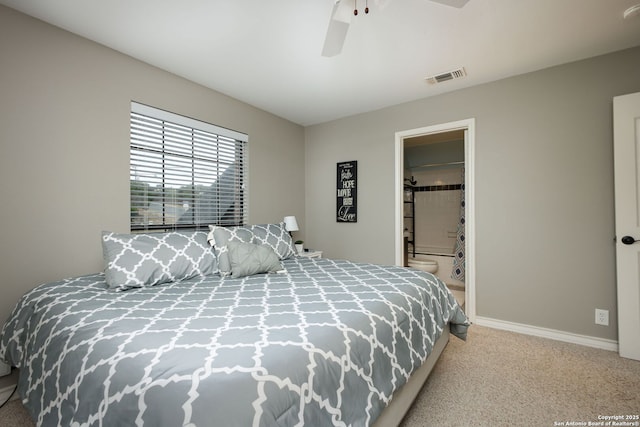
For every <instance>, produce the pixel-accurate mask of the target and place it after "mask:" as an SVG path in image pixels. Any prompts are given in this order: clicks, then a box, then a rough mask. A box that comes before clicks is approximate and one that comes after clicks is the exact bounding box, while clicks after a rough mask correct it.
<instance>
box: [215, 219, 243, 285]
mask: <svg viewBox="0 0 640 427" xmlns="http://www.w3.org/2000/svg"><path fill="white" fill-rule="evenodd" d="M209 229H210V230H211V231H210V232H209V235H208V238H209V243H210V244H211V245H212V246H213V247H214V252H215V254H216V258H217V259H218V270H219V271H220V275H221V276H223V277H224V276H228V275H230V274H231V263H230V262H229V249H228V247H227V245H228V244H229V242H232V241H238V242H244V243H251V241H252V240H253V233H252V232H251V229H250V228H247V227H219V226H217V225H210V226H209Z"/></svg>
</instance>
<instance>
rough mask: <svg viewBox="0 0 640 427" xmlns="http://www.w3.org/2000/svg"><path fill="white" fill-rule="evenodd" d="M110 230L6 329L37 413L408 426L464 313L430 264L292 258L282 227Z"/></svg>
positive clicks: (65, 418)
mask: <svg viewBox="0 0 640 427" xmlns="http://www.w3.org/2000/svg"><path fill="white" fill-rule="evenodd" d="M244 231H246V233H245V232H244ZM158 236H160V237H158ZM172 239H173V240H172ZM102 243H103V248H104V254H105V266H106V267H105V271H104V272H101V273H96V274H92V275H86V276H81V277H75V278H70V279H67V280H62V281H58V282H53V283H48V284H43V285H40V286H38V287H36V288H34V289H33V290H31V291H29V292H28V293H26V294H25V295H24V296H23V297H22V298H21V300H20V301H19V302H18V304H17V305H16V307H15V309H14V311H13V312H12V314H11V316H10V317H9V319H8V320H7V322H6V323H5V325H4V327H3V329H2V335H1V336H0V359H3V360H5V361H6V362H7V363H9V364H10V365H12V366H15V367H17V368H19V370H20V375H19V380H18V391H19V395H20V397H21V399H22V402H23V404H24V406H25V407H26V409H27V410H28V411H29V413H30V415H31V416H32V418H33V419H34V421H35V422H36V424H37V425H38V426H54V425H77V426H80V425H87V426H88V425H104V426H112V425H147V426H150V425H151V426H178V425H182V426H218V425H220V426H225V427H226V426H273V425H278V426H294V425H313V426H324V425H327V426H366V425H373V424H374V422H376V420H378V422H379V423H380V424H378V425H382V423H384V425H392V424H397V423H399V422H400V420H401V419H402V416H403V415H404V412H405V411H406V409H407V408H408V406H409V405H410V402H411V401H412V399H413V397H415V394H416V393H417V391H419V389H420V387H421V385H422V382H423V381H424V379H425V378H426V375H427V374H428V371H429V369H430V367H431V366H432V365H433V363H434V362H435V359H436V358H437V356H438V355H439V354H440V352H441V351H442V349H443V348H444V346H445V345H446V342H447V340H448V337H449V332H451V333H452V334H454V335H456V336H458V337H460V338H462V339H465V337H466V329H467V327H468V325H469V323H468V320H467V318H466V316H465V315H464V313H463V311H462V309H461V308H460V307H459V306H458V304H457V303H456V301H455V299H454V298H453V296H452V294H451V293H450V292H449V291H448V290H447V288H446V286H445V285H444V283H443V282H441V281H440V280H439V279H437V278H436V277H435V276H433V275H431V274H429V273H425V272H422V271H418V270H413V269H408V268H404V267H394V266H380V265H374V264H366V263H354V262H350V261H345V260H331V259H320V258H308V257H302V256H296V255H295V252H294V251H293V246H292V245H291V242H290V237H288V233H286V232H285V231H284V224H267V225H263V226H252V227H234V228H233V229H229V228H226V229H222V228H221V227H217V228H214V227H212V230H211V232H210V233H208V234H207V233H206V232H188V233H179V232H178V233H176V232H174V233H164V234H161V235H118V234H115V233H104V234H103V241H102ZM210 244H213V247H212V246H210ZM134 270H135V271H134ZM425 361H426V363H425ZM416 377H418V378H417V379H416ZM410 379H411V381H409V380H410ZM408 381H409V382H408ZM407 382H408V383H407ZM402 394H407V395H408V397H403V398H400V397H398V396H400V395H402ZM385 408H386V409H385ZM380 420H384V421H380ZM390 423H391V424H390Z"/></svg>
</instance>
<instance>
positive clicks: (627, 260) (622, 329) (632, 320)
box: [613, 93, 640, 360]
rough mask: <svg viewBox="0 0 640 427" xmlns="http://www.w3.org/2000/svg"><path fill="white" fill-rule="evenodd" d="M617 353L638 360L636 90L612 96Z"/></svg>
mask: <svg viewBox="0 0 640 427" xmlns="http://www.w3.org/2000/svg"><path fill="white" fill-rule="evenodd" d="M613 141H614V144H613V145H614V165H615V166H614V167H615V198H616V271H617V282H618V346H619V351H620V356H622V357H628V358H631V359H636V360H640V242H637V243H636V240H640V93H634V94H630V95H624V96H616V97H615V98H613Z"/></svg>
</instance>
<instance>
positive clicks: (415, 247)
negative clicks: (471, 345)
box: [395, 119, 475, 322]
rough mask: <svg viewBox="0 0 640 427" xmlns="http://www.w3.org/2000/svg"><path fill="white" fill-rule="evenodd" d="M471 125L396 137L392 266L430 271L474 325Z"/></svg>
mask: <svg viewBox="0 0 640 427" xmlns="http://www.w3.org/2000/svg"><path fill="white" fill-rule="evenodd" d="M474 125H475V120H474V119H467V120H462V121H458V122H450V123H444V124H440V125H435V126H428V127H424V128H419V129H411V130H407V131H402V132H398V133H396V147H395V148H396V171H395V172H396V233H395V234H396V264H398V265H406V264H410V265H411V266H412V267H415V268H419V269H422V270H425V271H431V272H433V270H434V269H436V271H435V273H434V274H435V275H436V276H438V277H439V278H440V279H442V280H443V281H444V282H445V283H446V284H447V286H448V287H449V288H450V289H451V290H452V292H453V293H454V296H456V299H458V301H459V302H463V303H464V308H465V312H466V313H467V316H468V317H469V318H470V320H471V321H472V322H473V321H474V320H475V256H474V255H475V254H474V248H475V217H474V212H475V209H474V208H475V202H474V164H473V159H474V156H473V152H474V140H475V126H474Z"/></svg>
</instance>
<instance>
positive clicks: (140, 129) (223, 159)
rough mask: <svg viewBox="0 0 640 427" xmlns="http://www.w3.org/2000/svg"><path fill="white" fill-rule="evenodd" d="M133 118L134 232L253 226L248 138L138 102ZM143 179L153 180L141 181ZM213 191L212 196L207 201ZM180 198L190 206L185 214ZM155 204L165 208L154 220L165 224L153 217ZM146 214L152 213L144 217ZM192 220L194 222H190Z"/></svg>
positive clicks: (133, 104) (133, 105)
mask: <svg viewBox="0 0 640 427" xmlns="http://www.w3.org/2000/svg"><path fill="white" fill-rule="evenodd" d="M129 117H130V118H129V124H130V129H129V196H130V214H129V226H130V230H131V232H149V231H170V230H177V229H191V230H197V229H207V228H208V226H209V225H210V224H214V225H221V226H233V225H244V224H246V223H247V218H248V208H249V206H248V203H247V202H248V193H247V189H248V188H247V187H248V185H247V183H248V170H249V168H248V141H249V138H248V135H247V134H244V133H241V132H237V131H234V130H231V129H226V128H223V127H220V126H216V125H213V124H211V123H207V122H203V121H200V120H197V119H193V118H190V117H187V116H183V115H179V114H176V113H172V112H169V111H166V110H161V109H159V108H155V107H151V106H149V105H145V104H141V103H138V102H135V101H132V102H131V109H130V116H129ZM196 152H197V153H198V154H196ZM140 171H142V172H140ZM141 174H142V175H145V177H146V178H147V179H146V180H145V179H144V178H143V179H139V178H138V176H140V175H141ZM154 181H155V182H154ZM204 182H209V183H210V185H208V186H207V185H206V184H203V183H204ZM180 185H181V186H180ZM151 188H153V190H154V191H153V194H154V195H153V196H152V195H151V193H150V192H149V190H150V189H151ZM207 191H210V192H211V193H212V194H211V195H209V196H210V197H203V194H204V193H205V192H207ZM142 193H144V195H143V194H142ZM178 194H182V197H183V199H182V200H183V203H184V202H189V203H185V204H184V206H183V207H182V209H184V211H182V209H181V208H180V207H179V202H178ZM154 199H155V201H154V202H153V203H155V204H156V205H157V206H156V211H158V209H159V208H160V207H161V211H160V212H155V214H154V215H153V218H154V219H155V220H161V221H160V222H161V223H156V224H154V223H153V221H152V220H151V219H150V218H151V215H150V213H149V212H150V211H151V210H152V209H150V207H149V206H150V205H151V203H152V201H153V200H154ZM171 202H172V203H171ZM225 206H226V208H225ZM141 210H143V211H145V212H146V213H145V214H143V216H142V217H141V216H140V215H139V212H140V211H141ZM169 211H173V215H171V214H169V213H168V212H169ZM188 217H191V218H193V219H192V220H191V221H188V222H184V221H186V220H187V219H188ZM171 221H174V222H171Z"/></svg>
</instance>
